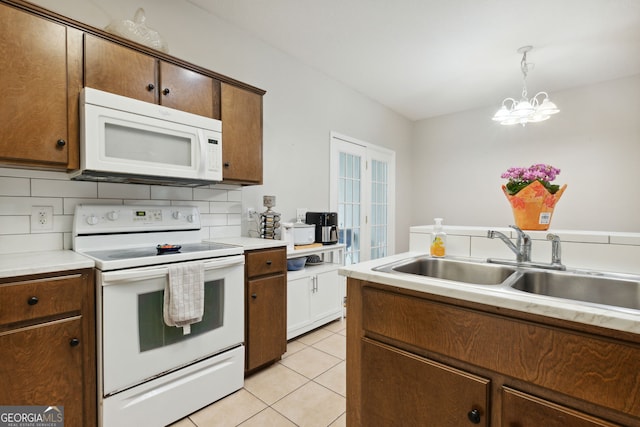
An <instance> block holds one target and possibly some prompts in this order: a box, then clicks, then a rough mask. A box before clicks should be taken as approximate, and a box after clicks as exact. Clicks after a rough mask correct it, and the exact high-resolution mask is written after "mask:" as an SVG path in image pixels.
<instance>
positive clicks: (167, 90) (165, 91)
mask: <svg viewBox="0 0 640 427" xmlns="http://www.w3.org/2000/svg"><path fill="white" fill-rule="evenodd" d="M162 93H163V94H165V95H169V93H171V91H170V90H169V88H168V87H165V88H164V89H163V90H162Z"/></svg>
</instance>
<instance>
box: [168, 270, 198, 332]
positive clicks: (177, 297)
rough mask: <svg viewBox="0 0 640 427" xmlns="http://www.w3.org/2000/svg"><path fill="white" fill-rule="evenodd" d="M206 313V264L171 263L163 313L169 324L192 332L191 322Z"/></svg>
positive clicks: (194, 321)
mask: <svg viewBox="0 0 640 427" xmlns="http://www.w3.org/2000/svg"><path fill="white" fill-rule="evenodd" d="M203 314H204V264H203V263H202V262H198V261H195V262H182V263H176V264H170V265H169V280H167V283H166V285H165V289H164V306H163V315H164V323H166V324H167V325H168V326H177V327H181V328H182V333H183V334H184V335H187V334H190V333H191V324H193V323H197V322H199V321H201V320H202V315H203Z"/></svg>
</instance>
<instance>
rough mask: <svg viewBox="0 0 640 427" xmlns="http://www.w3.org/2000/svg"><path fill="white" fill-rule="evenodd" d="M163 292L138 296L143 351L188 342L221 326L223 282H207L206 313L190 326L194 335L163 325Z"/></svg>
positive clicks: (139, 333)
mask: <svg viewBox="0 0 640 427" xmlns="http://www.w3.org/2000/svg"><path fill="white" fill-rule="evenodd" d="M163 306H164V291H155V292H149V293H146V294H140V295H138V337H139V343H140V352H143V351H147V350H152V349H154V348H158V347H164V346H167V345H170V344H174V343H177V342H180V341H185V340H188V339H190V338H192V337H195V336H198V335H200V334H203V333H205V332H208V331H212V330H214V329H216V328H219V327H221V326H222V322H223V319H224V280H223V279H220V280H215V281H209V282H205V284H204V314H203V316H202V320H201V321H200V322H198V323H194V324H192V325H191V333H190V334H188V335H184V334H183V333H182V328H177V327H175V326H167V325H166V324H165V323H164V317H163V310H162V308H163Z"/></svg>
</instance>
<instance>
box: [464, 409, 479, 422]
mask: <svg viewBox="0 0 640 427" xmlns="http://www.w3.org/2000/svg"><path fill="white" fill-rule="evenodd" d="M467 417H468V418H469V421H471V422H472V423H473V424H480V411H478V410H477V409H472V410H470V411H469V413H468V414H467Z"/></svg>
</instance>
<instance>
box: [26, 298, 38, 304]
mask: <svg viewBox="0 0 640 427" xmlns="http://www.w3.org/2000/svg"><path fill="white" fill-rule="evenodd" d="M38 301H40V300H39V299H38V297H31V298H29V299H28V300H27V304H29V305H36V304H37V303H38Z"/></svg>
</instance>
